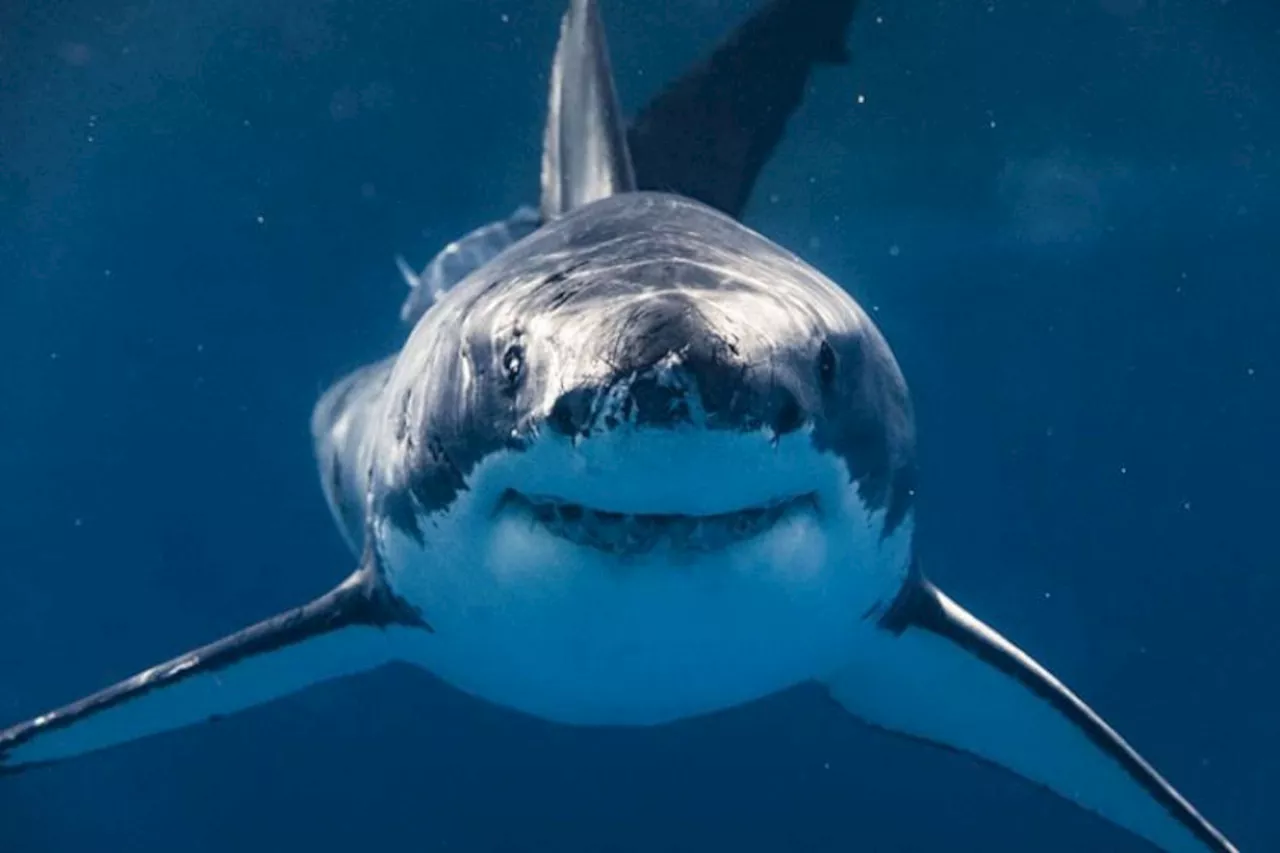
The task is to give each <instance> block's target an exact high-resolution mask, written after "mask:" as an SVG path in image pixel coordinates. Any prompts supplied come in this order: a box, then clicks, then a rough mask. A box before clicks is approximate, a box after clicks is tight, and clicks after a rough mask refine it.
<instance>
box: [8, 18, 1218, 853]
mask: <svg viewBox="0 0 1280 853" xmlns="http://www.w3.org/2000/svg"><path fill="white" fill-rule="evenodd" d="M853 5H854V4H853V2H852V0H849V2H835V1H834V0H775V2H773V3H771V4H769V5H768V6H766V7H765V8H764V9H763V10H762V11H761V12H760V13H758V14H757V15H756V16H754V17H753V18H751V19H750V20H748V21H747V22H746V23H745V24H743V26H742V27H740V28H739V30H738V31H736V32H735V33H734V35H733V36H732V37H731V38H730V39H729V40H728V41H727V42H726V43H725V44H724V45H722V46H721V48H720V49H719V50H718V51H717V52H716V53H715V54H714V55H713V56H712V57H711V59H710V60H709V61H708V62H706V63H704V64H703V65H702V66H699V67H698V68H695V69H694V70H693V71H692V72H690V73H689V74H688V75H686V76H685V77H684V78H682V79H681V80H679V81H677V82H676V83H675V84H674V85H673V86H671V87H669V88H668V89H667V90H664V92H663V93H661V94H660V95H659V96H658V97H657V98H656V99H655V100H654V102H653V103H651V104H650V106H649V107H647V108H646V110H645V111H644V112H642V113H641V114H640V116H639V117H638V118H637V120H636V121H635V122H633V123H632V124H631V125H630V127H628V126H627V125H626V124H625V122H624V121H623V118H622V112H621V110H620V108H619V104H618V99H617V95H616V92H615V88H614V82H613V77H612V73H611V70H610V63H609V57H608V51H607V47H606V43H605V38H604V32H603V27H602V24H601V21H600V17H599V12H598V9H597V8H596V4H595V2H594V0H571V3H570V8H569V10H568V12H567V13H566V15H565V17H564V19H563V22H562V27H561V33H560V39H559V44H558V47H557V50H556V55H555V59H554V62H553V66H552V74H551V84H550V104H549V108H548V113H547V122H546V131H545V138H544V152H543V160H542V193H541V202H540V206H539V209H538V210H537V211H529V210H526V211H518V212H517V214H516V216H513V217H512V219H511V220H509V221H507V222H505V223H497V224H495V225H494V226H489V227H487V229H481V230H480V231H478V232H476V233H475V234H473V235H472V236H471V238H470V239H471V242H470V243H465V244H460V245H464V248H465V247H470V249H475V250H476V251H475V252H473V253H472V254H471V255H467V254H466V252H460V251H459V246H453V247H449V248H448V249H446V253H445V258H443V259H442V260H441V263H443V262H444V261H447V260H449V259H452V260H455V261H456V260H458V259H459V258H465V257H471V260H470V261H465V262H464V263H462V269H461V270H460V271H456V270H455V272H454V273H440V271H439V270H438V269H437V270H436V272H437V273H440V274H439V275H437V276H436V280H437V285H433V286H431V287H428V288H425V289H421V290H419V289H417V288H415V291H414V293H413V295H411V297H410V300H409V302H407V303H406V306H405V311H404V316H405V318H406V319H407V320H409V321H410V322H411V324H412V330H411V331H410V333H409V335H408V338H407V340H406V342H405V343H404V345H403V347H402V349H401V350H400V351H399V352H398V353H396V354H395V355H394V356H392V357H390V358H387V359H385V360H383V361H381V362H378V363H376V364H372V365H369V366H367V367H365V368H363V369H361V370H358V371H356V372H355V373H353V374H352V375H350V376H348V377H346V378H344V379H343V380H341V381H339V382H338V383H337V384H336V385H334V386H333V387H332V388H331V389H330V390H329V391H327V392H326V393H325V394H324V395H323V397H322V398H321V400H320V401H319V403H318V404H317V406H316V409H315V412H314V415H313V419H312V430H313V435H314V440H315V447H316V454H317V460H318V463H319V467H320V471H321V475H322V483H323V486H324V491H325V495H326V498H327V500H328V502H329V505H330V507H331V509H332V511H333V514H334V517H335V519H336V522H337V524H338V527H339V528H340V529H341V531H342V532H343V535H344V536H345V537H346V539H347V540H348V542H349V543H350V544H351V547H352V552H353V555H355V556H356V557H358V560H359V562H358V568H357V569H356V570H355V571H354V572H353V573H352V574H351V575H350V576H349V577H348V578H347V579H346V580H345V581H344V582H343V583H341V584H340V585H339V586H338V587H337V588H336V589H333V590H332V591H330V592H328V593H326V594H325V595H322V596H321V597H319V598H317V599H316V600H314V601H312V602H310V603H308V604H305V605H303V606H301V607H298V608H296V609H294V610H290V611H288V612H286V613H283V614H280V615H278V616H275V617H274V618H270V619H267V620H265V621H263V622H260V623H258V624H256V625H253V626H251V627H248V628H245V629H243V630H241V631H238V632H236V633H233V634H230V635H229V636H227V637H225V638H223V639H221V640H218V641H216V642H214V643H212V644H210V645H207V646H204V647H203V648H199V649H196V650H195V651H191V652H188V653H186V654H183V655H180V656H179V657H177V658H174V659H172V660H170V661H168V662H166V663H162V664H160V665H158V666H154V667H152V668H150V669H147V670H145V671H143V672H141V673H139V674H138V675H136V676H134V677H132V678H130V679H127V680H125V681H123V682H120V683H119V684H116V685H114V686H112V687H108V688H106V689H105V690H102V691H100V692H98V693H95V694H93V695H90V696H88V697H86V698H83V699H81V700H79V701H77V702H73V703H71V704H69V705H66V706H64V707H62V708H59V709H57V710H53V711H50V712H48V713H45V714H41V715H40V716H38V717H35V718H34V719H31V720H28V721H26V722H24V723H21V724H18V725H16V726H13V727H11V728H9V729H7V730H5V731H3V732H0V772H3V773H13V772H17V771H21V770H24V769H27V768H30V767H33V766H37V765H47V764H50V763H54V762H58V761H61V760H63V759H67V758H70V757H72V756H76V755H81V754H84V753H88V752H92V751H95V750H99V749H103V748H106V747H109V746H112V745H116V744H121V743H124V742H127V741H131V740H135V739H138V738H142V737H145V736H149V735H154V734H156V733H159V732H164V731H170V730H173V729H176V728H179V727H182V726H186V725H190V724H193V723H198V722H202V721H206V720H210V719H214V718H217V717H220V716H222V715H225V714H228V713H232V712H236V711H240V710H243V709H246V708H250V707H253V706H256V705H260V704H262V703H265V702H268V701H271V700H273V699H276V698H278V697H281V696H284V695H286V694H289V693H292V692H294V691H297V690H300V689H302V688H305V687H307V686H309V685H313V684H316V683H318V682H320V681H324V680H328V679H333V678H336V677H339V676H347V675H352V674H355V673H360V672H364V671H367V670H370V669H372V668H375V667H378V666H381V665H383V664H386V663H389V662H393V661H400V662H408V663H410V664H414V665H417V666H419V667H422V668H423V669H426V670H428V671H430V672H432V673H434V674H435V675H437V676H439V677H440V678H441V679H443V680H444V681H445V682H447V683H449V684H451V685H453V686H455V687H456V688H458V689H460V690H462V691H465V692H467V693H469V694H472V695H473V696H476V697H480V698H481V699H484V700H487V701H490V702H493V703H497V704H499V705H502V706H506V707H508V708H512V709H516V710H519V711H522V712H524V713H527V714H532V715H536V716H538V717H541V718H544V719H547V720H552V721H557V722H560V723H565V724H573V725H584V726H601V725H613V726H620V725H624V726H643V725H656V724H661V723H666V722H669V721H674V720H679V719H682V718H688V717H692V716H696V715H702V714H708V713H711V712H715V711H720V710H723V709H727V708H731V707H734V706H737V705H741V704H743V703H747V702H751V701H753V700H757V699H760V698H762V697H765V696H768V695H770V694H774V693H777V692H779V691H783V690H787V689H789V688H792V687H795V686H797V685H800V684H804V683H812V682H818V683H821V684H824V685H826V687H827V688H828V690H829V693H830V695H831V696H832V697H833V698H834V700H835V701H836V702H838V703H839V704H840V705H841V706H843V707H844V708H845V709H847V711H848V712H849V713H850V714H851V715H852V716H854V717H856V718H858V719H859V720H861V721H863V722H865V723H867V724H869V725H872V726H875V727H878V728H881V729H884V730H887V731H889V732H893V733H896V734H899V735H903V736H907V737H910V738H914V739H918V740H924V741H927V742H930V743H933V744H937V745H940V746H945V747H949V748H951V749H954V750H958V751H960V752H963V753H968V754H969V755H971V756H974V757H976V758H978V759H980V760H982V761H986V762H989V763H993V764H995V765H998V766H1001V767H1004V768H1006V769H1008V770H1010V771H1012V772H1014V773H1016V774H1018V775H1019V776H1021V777H1023V778H1025V779H1027V780H1029V781H1031V782H1033V783H1036V784H1038V785H1041V786H1043V787H1045V788H1048V789H1049V790H1051V791H1053V792H1055V793H1057V794H1059V795H1061V796H1062V797H1065V798H1067V799H1069V800H1072V801H1074V802H1076V803H1078V804H1079V805H1080V806H1082V807H1084V808H1086V809H1088V810H1090V811H1092V812H1095V813H1097V814H1099V815H1101V816H1102V817H1104V818H1106V819H1108V820H1109V821H1111V822H1112V823H1114V824H1116V825H1118V826H1119V827H1122V828H1124V829H1126V830H1128V831H1129V832H1131V833H1133V834H1135V835H1137V836H1139V837H1140V838H1143V839H1146V840H1147V841H1148V842H1150V843H1151V844H1153V845H1154V846H1155V847H1156V848H1158V849H1160V850H1163V851H1166V853H1208V851H1214V852H1215V853H1223V851H1234V850H1235V849H1236V848H1235V847H1233V846H1232V844H1231V843H1230V842H1228V841H1227V839H1226V838H1225V837H1224V836H1223V835H1222V834H1221V833H1220V832H1219V831H1218V830H1217V829H1215V828H1214V827H1213V826H1212V825H1210V823H1209V822H1208V821H1207V820H1205V819H1204V818H1203V817H1202V816H1201V815H1200V814H1199V813H1198V812H1197V811H1196V809H1195V808H1194V807H1193V806H1192V805H1191V804H1190V803H1189V802H1188V801H1187V800H1186V799H1185V798H1183V797H1182V796H1181V795H1180V794H1179V793H1178V792H1177V791H1175V790H1174V788H1173V787H1172V786H1171V785H1170V784H1169V783H1168V782H1166V781H1165V780H1164V779H1163V778H1162V777H1161V776H1160V775H1159V774H1158V773H1157V772H1156V771H1155V770H1154V769H1153V768H1152V766H1151V765H1150V764H1148V763H1147V762H1146V761H1145V760H1144V759H1143V758H1142V757H1140V756H1139V755H1138V753H1137V752H1135V751H1134V749H1133V748H1132V747H1130V746H1129V744H1128V743H1126V742H1125V741H1124V740H1123V739H1122V738H1121V737H1120V735H1119V734H1117V733H1116V732H1115V731H1114V730H1113V729H1112V728H1111V727H1110V726H1108V725H1107V723H1106V722H1104V721H1103V719H1102V718H1101V717H1100V716H1099V715H1098V714H1097V713H1095V712H1094V711H1093V710H1092V709H1090V708H1089V706H1087V705H1086V704H1085V703H1084V702H1083V701H1082V700H1081V699H1080V698H1078V697H1077V696H1076V695H1075V694H1074V693H1072V692H1071V691H1070V690H1069V689H1068V688H1067V687H1066V686H1064V685H1063V684H1062V683H1061V682H1060V681H1059V680H1058V679H1056V678H1055V677H1054V676H1053V675H1052V674H1051V673H1049V672H1048V671H1047V670H1046V669H1045V668H1044V667H1043V666H1041V665H1040V664H1039V663H1037V662H1036V661H1034V660H1032V659H1031V658H1030V657H1029V656H1028V655H1027V654H1026V653H1025V652H1023V651H1022V650H1020V649H1019V648H1018V647H1017V646H1015V645H1014V644H1013V643H1011V642H1010V641H1009V640H1007V639H1005V638H1004V637H1003V636H1001V635H1000V634H998V633H997V632H996V631H995V630H994V629H992V628H990V627H988V626H987V625H985V624H983V623H982V622H981V621H979V620H978V619H977V618H976V617H975V616H973V615H971V614H970V613H968V612H967V611H966V610H964V609H963V608H962V607H961V606H960V605H959V604H957V603H956V602H954V601H953V600H952V599H950V598H949V597H948V596H946V595H945V594H944V593H943V592H942V591H940V590H939V589H938V588H937V587H935V586H934V585H933V584H931V583H930V582H929V581H928V580H927V579H926V577H925V576H924V574H923V573H922V571H921V566H920V561H919V559H918V558H917V553H916V550H915V548H914V547H913V535H914V531H915V525H916V512H915V480H914V472H915V459H914V441H915V427H914V422H913V416H912V406H911V401H910V396H909V394H908V390H907V385H906V382H905V380H904V378H903V375H902V373H901V371H900V369H899V367H898V364H897V362H896V360H895V358H894V356H893V354H892V352H891V350H890V348H889V345H888V344H887V342H886V340H885V338H884V337H883V336H882V335H881V333H880V332H879V331H878V330H877V328H876V326H875V324H874V323H872V321H871V319H870V318H869V316H868V315H867V313H866V312H865V311H864V310H863V309H862V308H861V307H860V306H859V305H858V303H857V302H856V301H855V300H854V299H853V298H852V297H851V296H850V295H849V293H847V292H846V291H845V290H844V289H842V288H840V287H839V286H837V285H836V284H835V283H833V282H832V281H831V280H830V279H828V278H827V277H825V276H824V275H823V274H822V273H820V272H819V271H818V270H816V269H814V268H813V267H812V266H810V265H808V264H807V263H805V262H804V261H803V260H802V259H800V258H799V257H797V256H796V255H794V254H792V253H791V252H789V251H787V250H785V249H783V248H781V247H780V246H778V245H776V244H774V243H772V242H770V241H769V240H768V239H766V238H765V237H763V236H761V235H760V234H757V233H756V232H754V231H752V230H751V229H749V228H747V227H746V226H744V225H743V224H741V222H740V221H739V217H740V215H741V212H742V209H743V207H744V206H745V203H746V199H747V197H748V195H749V192H750V188H751V186H752V184H753V182H754V180H755V178H756V175H757V174H758V172H759V170H760V168H761V167H762V165H763V163H764V161H765V159H766V158H767V155H768V153H769V152H770V151H771V150H772V149H773V147H774V145H775V144H776V143H777V141H778V138H779V136H780V134H781V132H782V125H783V123H784V121H785V117H786V115H787V114H788V113H789V112H790V111H791V110H792V109H794V107H795V105H796V104H797V103H798V102H799V100H800V97H801V94H802V91H803V86H804V81H805V79H806V76H807V74H808V72H809V69H810V67H811V66H812V65H814V64H816V63H820V62H840V61H842V59H843V47H842V40H843V32H844V29H845V25H846V24H847V23H848V20H849V17H850V15H851V14H852V11H853ZM753 85H754V86H757V87H758V88H759V91H758V92H753V91H752V88H751V87H752V86H753ZM749 95H757V96H759V103H752V102H751V100H750V98H748V97H746V96H749ZM495 235H496V239H494V238H495ZM486 247H487V248H486ZM428 271H429V272H430V270H428ZM442 277H443V278H442ZM411 278H412V279H413V281H414V283H418V282H419V280H420V278H421V277H419V276H411ZM440 280H443V281H444V283H443V284H442V285H441V284H439V283H438V282H439V281H440Z"/></svg>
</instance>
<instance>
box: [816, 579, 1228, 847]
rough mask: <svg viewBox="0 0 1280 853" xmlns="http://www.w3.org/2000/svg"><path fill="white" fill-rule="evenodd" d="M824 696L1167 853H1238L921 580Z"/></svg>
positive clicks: (1025, 660)
mask: <svg viewBox="0 0 1280 853" xmlns="http://www.w3.org/2000/svg"><path fill="white" fill-rule="evenodd" d="M826 684H827V687H828V688H829V690H830V692H831V695H832V696H833V698H835V700H836V701H837V702H839V703H840V704H841V705H842V706H844V708H845V709H846V710H848V711H849V712H850V713H851V714H853V715H854V716H855V717H858V718H860V719H862V720H863V721H864V722H867V723H869V724H871V725H873V726H876V727H878V728H881V729H884V730H887V731H889V732H892V733H895V734H899V735H905V736H907V737H911V738H914V739H917V740H923V741H927V742H930V743H933V744H935V745H938V746H944V747H950V748H952V749H955V750H958V751H960V752H964V753H968V754H969V755H972V756H974V757H976V758H978V759H981V760H983V761H985V762H988V763H991V764H994V765H997V766H1000V767H1003V768H1005V769H1007V770H1011V771H1013V772H1014V773H1017V774H1018V775H1019V776H1022V777H1023V778H1025V779H1028V780H1030V781H1032V782H1035V783H1037V784H1039V785H1041V786H1043V787H1045V788H1047V789H1049V790H1051V791H1053V792H1054V793H1056V794H1059V795H1060V796H1062V797H1065V798H1067V799H1069V800H1072V801H1074V802H1076V803H1077V804H1079V805H1080V806H1083V807H1084V808H1086V809H1088V810H1090V811H1093V812H1095V813H1097V814H1099V815H1101V816H1102V817H1104V818H1106V819H1108V820H1110V821H1111V822H1112V823H1115V824H1117V825H1119V826H1122V827H1124V828H1125V829H1127V830H1129V831H1130V832H1133V833H1134V834H1136V835H1138V836H1139V837H1142V838H1145V839H1146V840H1147V841H1149V842H1151V843H1152V844H1154V845H1155V846H1156V847H1158V848H1159V849H1161V850H1164V851H1166V853H1235V850H1236V848H1235V847H1233V846H1232V845H1231V843H1230V842H1229V841H1227V839H1226V838H1224V837H1223V835H1222V834H1221V833H1220V832H1218V830H1217V829H1215V828H1214V827H1213V826H1211V825H1210V824H1209V822H1208V821H1206V820H1205V819H1204V818H1203V817H1201V816H1200V814H1199V813H1198V812H1197V811H1196V810H1195V808H1194V807H1192V805H1191V804H1190V803H1188V802H1187V801H1186V800H1185V799H1184V798H1183V797H1182V796H1181V795H1180V794H1178V792H1177V791H1175V790H1174V789H1173V787H1172V786H1170V785H1169V783H1168V782H1166V781H1165V780H1164V779H1163V778H1161V777H1160V775H1159V774H1158V773H1156V771H1155V770H1154V769H1153V768H1152V767H1151V765H1149V764H1147V762H1146V761H1144V760H1143V759H1142V757H1141V756H1139V755H1138V753H1137V752H1135V751H1134V750H1133V748H1132V747H1130V746H1129V745H1128V744H1127V743H1125V742H1124V740H1123V739H1122V738H1121V737H1120V736H1119V735H1118V734H1116V732H1115V731H1114V730H1113V729H1111V727H1110V726H1108V725H1107V724H1106V723H1105V722H1104V721H1103V720H1102V718H1100V717H1099V716H1098V715H1097V714H1096V713H1094V711H1093V710H1091V709H1090V708H1089V707H1088V706H1087V705H1085V704H1084V702H1082V701H1081V700H1080V699H1079V698H1077V697H1076V696H1075V695H1074V694H1073V693H1071V691H1069V690H1068V689H1067V688H1066V687H1064V686H1063V685H1062V684H1061V682H1059V681H1058V680H1057V679H1056V678H1054V677H1053V676H1052V675H1051V674H1050V673H1049V672H1047V671H1046V670H1045V669H1044V668H1043V667H1041V666H1040V665H1039V664H1037V663H1036V662H1035V661H1034V660H1032V659H1031V658H1030V657H1029V656H1028V655H1026V654H1025V653H1024V652H1023V651H1022V650H1020V649H1018V648H1017V647H1016V646H1014V645H1013V644H1012V643H1010V642H1009V641H1008V640H1006V639H1005V638H1004V637H1002V636H1000V635H999V634H997V633H996V632H995V631H993V630H992V629H991V628H989V627H987V626H986V625H984V624H983V623H982V622H980V621H978V620H977V619H976V618H974V617H973V616H972V615H970V614H969V613H967V612H966V611H965V610H964V609H963V608H961V607H960V606H959V605H958V604H956V603H955V602H953V601H951V600H950V599H949V598H947V597H946V596H945V595H943V594H942V593H941V592H940V591H939V590H938V589H936V588H935V587H933V586H932V585H931V584H929V583H928V582H927V581H925V580H923V579H917V580H913V581H911V582H910V584H909V586H908V587H907V589H906V590H905V591H904V594H903V595H902V596H901V597H900V598H899V600H898V601H897V602H896V603H895V605H894V607H893V609H892V610H891V611H890V612H889V613H888V614H887V615H886V616H885V617H884V619H883V620H882V621H881V624H880V627H879V628H878V629H877V630H876V632H875V634H874V635H873V636H872V637H870V638H869V639H868V642H867V643H866V644H864V645H863V646H862V647H861V648H860V649H859V653H858V655H857V657H856V659H855V660H853V661H852V662H851V663H850V664H849V666H848V667H847V668H846V669H844V670H842V671H841V672H838V673H836V674H835V675H834V676H833V677H830V678H828V679H826Z"/></svg>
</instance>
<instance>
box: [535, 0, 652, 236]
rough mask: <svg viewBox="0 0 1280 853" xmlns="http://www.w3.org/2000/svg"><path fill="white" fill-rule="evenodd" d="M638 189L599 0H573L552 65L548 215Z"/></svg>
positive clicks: (545, 158) (545, 173)
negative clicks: (597, 1)
mask: <svg viewBox="0 0 1280 853" xmlns="http://www.w3.org/2000/svg"><path fill="white" fill-rule="evenodd" d="M635 188H636V179H635V171H634V169H633V168H632V166H631V154H630V152H628V150H627V135H626V129H625V125H624V123H623V119H622V110H621V108H620V107H619V105H618V93H617V91H616V90H615V89H614V85H613V71H612V68H611V67H610V64H609V48H608V45H607V44H606V42H605V36H604V26H603V25H602V24H601V22H600V10H599V8H598V7H597V4H596V0H571V2H570V4H569V10H568V11H567V12H566V13H565V16H564V21H563V22H562V23H561V25H560V43H559V44H558V45H557V47H556V57H555V61H554V62H553V63H552V66H551V93H550V98H549V103H548V106H547V128H546V133H545V136H544V137H543V149H542V204H541V210H542V217H543V219H544V220H547V219H552V218H554V217H557V216H560V215H562V214H564V213H567V212H568V211H570V210H573V209H574V208H575V207H581V206H582V205H584V204H587V203H589V202H593V201H596V200H598V199H602V198H606V197H608V196H611V195H617V194H618V193H623V192H630V191H632V190H634V189H635Z"/></svg>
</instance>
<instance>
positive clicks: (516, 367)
mask: <svg viewBox="0 0 1280 853" xmlns="http://www.w3.org/2000/svg"><path fill="white" fill-rule="evenodd" d="M502 369H503V370H504V371H506V374H507V381H508V382H510V383H511V384H512V385H515V384H517V383H519V381H520V379H521V378H522V377H523V376H524V347H522V346H520V344H512V345H511V346H509V347H507V351H506V352H505V353H503V354H502Z"/></svg>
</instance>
